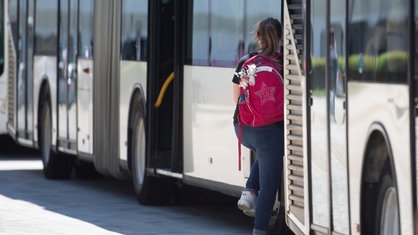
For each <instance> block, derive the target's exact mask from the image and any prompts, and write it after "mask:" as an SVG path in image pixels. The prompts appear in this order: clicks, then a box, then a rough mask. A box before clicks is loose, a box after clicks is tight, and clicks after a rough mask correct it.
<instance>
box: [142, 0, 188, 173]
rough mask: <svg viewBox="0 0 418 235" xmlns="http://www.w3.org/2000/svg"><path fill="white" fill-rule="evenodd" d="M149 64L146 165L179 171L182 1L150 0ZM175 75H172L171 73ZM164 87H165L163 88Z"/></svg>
mask: <svg viewBox="0 0 418 235" xmlns="http://www.w3.org/2000/svg"><path fill="white" fill-rule="evenodd" d="M149 4H150V9H152V10H151V11H150V12H152V13H151V14H150V29H149V34H150V40H149V43H150V45H149V50H150V53H149V56H150V57H149V65H148V68H149V69H148V82H147V83H148V86H149V87H148V91H149V93H148V98H147V100H148V102H147V103H148V106H147V108H148V112H147V113H148V117H147V123H148V125H147V126H148V129H147V136H148V143H147V156H148V158H149V161H148V163H149V164H148V166H149V167H151V168H159V169H163V170H167V171H173V172H180V166H181V164H180V162H181V159H180V156H181V154H180V149H181V148H179V146H181V143H182V141H181V139H182V138H181V136H182V135H181V131H180V130H181V128H180V126H181V112H182V111H181V107H180V104H181V100H182V99H181V94H182V93H181V91H180V87H181V80H180V78H181V77H182V64H183V63H182V62H181V61H182V59H181V53H180V52H181V51H182V49H181V48H179V46H176V44H178V42H179V40H181V39H180V37H181V35H182V30H181V29H180V30H179V29H178V28H177V27H178V26H177V25H181V22H179V21H181V17H177V16H181V15H182V14H181V11H182V5H183V4H184V3H182V2H181V1H174V0H158V1H150V3H149ZM173 76H174V77H173ZM173 78H174V79H173ZM165 88H166V89H165Z"/></svg>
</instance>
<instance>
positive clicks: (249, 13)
mask: <svg viewBox="0 0 418 235" xmlns="http://www.w3.org/2000/svg"><path fill="white" fill-rule="evenodd" d="M198 2H199V4H194V5H193V26H192V27H191V30H193V31H192V32H193V33H192V34H193V35H192V41H193V42H192V46H191V48H188V50H189V51H188V53H187V55H188V57H189V58H187V63H189V64H192V65H203V66H218V67H235V66H236V64H237V63H238V60H239V59H240V58H241V57H242V56H243V55H244V54H246V53H248V52H252V51H254V50H257V46H258V44H257V42H256V40H255V39H254V37H253V36H254V34H252V32H253V30H254V28H255V24H256V23H257V22H258V21H259V20H261V19H263V18H265V17H267V16H272V17H275V18H278V19H281V16H280V12H281V2H280V1H273V0H262V1H257V2H255V1H249V0H247V1H240V0H229V1H219V2H218V1H209V0H202V1H198ZM189 33H190V32H189Z"/></svg>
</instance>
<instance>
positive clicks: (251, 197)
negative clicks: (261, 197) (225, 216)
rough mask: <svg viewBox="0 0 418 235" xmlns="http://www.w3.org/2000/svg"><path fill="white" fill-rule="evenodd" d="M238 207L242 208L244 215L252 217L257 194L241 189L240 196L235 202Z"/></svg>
mask: <svg viewBox="0 0 418 235" xmlns="http://www.w3.org/2000/svg"><path fill="white" fill-rule="evenodd" d="M237 206H238V209H240V210H242V212H244V214H245V215H247V216H250V217H254V215H255V207H256V206H257V195H255V193H253V192H251V191H247V190H245V191H242V194H241V198H240V199H239V200H238V203H237Z"/></svg>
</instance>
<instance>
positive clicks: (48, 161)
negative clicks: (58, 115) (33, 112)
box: [39, 102, 73, 179]
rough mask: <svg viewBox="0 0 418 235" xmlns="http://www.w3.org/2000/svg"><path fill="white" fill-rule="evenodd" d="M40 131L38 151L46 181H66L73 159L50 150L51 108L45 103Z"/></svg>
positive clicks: (69, 174)
mask: <svg viewBox="0 0 418 235" xmlns="http://www.w3.org/2000/svg"><path fill="white" fill-rule="evenodd" d="M40 123H42V124H41V130H40V139H39V141H40V149H41V156H42V163H43V166H44V175H45V177H46V178H48V179H66V178H69V177H70V176H71V171H72V169H73V158H72V157H71V156H64V155H62V156H60V155H58V154H56V153H54V152H53V151H52V150H51V139H52V121H51V107H50V104H49V103H48V102H46V103H45V104H44V105H43V107H42V113H41V120H40Z"/></svg>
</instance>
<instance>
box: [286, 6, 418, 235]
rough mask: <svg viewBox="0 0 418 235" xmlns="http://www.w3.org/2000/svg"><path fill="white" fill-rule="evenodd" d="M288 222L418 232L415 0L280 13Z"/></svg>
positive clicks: (302, 227) (323, 228) (329, 228)
mask: <svg viewBox="0 0 418 235" xmlns="http://www.w3.org/2000/svg"><path fill="white" fill-rule="evenodd" d="M283 15H284V16H283V17H284V19H283V21H284V30H285V32H284V37H285V41H284V54H285V58H286V59H285V65H284V68H285V69H284V73H285V78H286V113H287V116H286V121H285V124H286V125H285V126H286V143H285V145H286V151H285V164H284V165H285V173H284V174H285V182H284V185H285V187H284V188H285V190H286V193H285V207H286V209H285V213H286V222H287V224H288V225H289V227H290V228H291V230H292V231H294V232H295V233H296V234H366V235H375V234H376V235H378V234H390V235H394V234H403V235H405V234H411V235H412V234H418V229H417V223H418V220H417V178H416V177H417V154H416V149H417V143H416V134H417V109H416V107H417V102H418V96H417V94H418V89H417V88H418V86H417V78H418V76H417V74H418V66H417V61H416V59H417V58H418V57H417V55H418V53H417V45H418V40H417V32H418V24H417V22H418V1H416V0H395V1H394V0H373V1H365V0H332V1H327V0H319V1H309V0H289V1H286V2H285V3H284V7H283Z"/></svg>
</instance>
